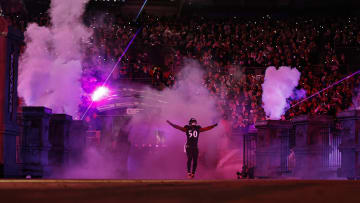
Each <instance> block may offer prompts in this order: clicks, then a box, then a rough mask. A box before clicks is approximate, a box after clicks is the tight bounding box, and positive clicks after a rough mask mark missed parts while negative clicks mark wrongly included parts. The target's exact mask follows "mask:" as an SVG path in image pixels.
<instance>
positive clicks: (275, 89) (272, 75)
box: [262, 66, 305, 120]
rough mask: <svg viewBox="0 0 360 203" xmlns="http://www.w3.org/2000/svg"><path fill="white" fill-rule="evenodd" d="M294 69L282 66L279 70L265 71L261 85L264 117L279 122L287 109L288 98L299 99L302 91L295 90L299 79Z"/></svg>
mask: <svg viewBox="0 0 360 203" xmlns="http://www.w3.org/2000/svg"><path fill="white" fill-rule="evenodd" d="M300 75H301V74H300V72H299V71H298V70H297V69H296V68H290V67H286V66H282V67H280V68H279V69H276V68H275V67H273V66H271V67H268V68H267V69H266V72H265V79H264V83H263V84H262V88H263V94H262V102H263V108H264V110H265V113H266V115H267V116H268V117H269V118H270V119H273V120H279V119H280V118H281V116H282V115H284V113H285V111H286V109H288V108H289V103H288V102H287V99H288V98H291V97H292V98H294V99H300V98H303V97H304V96H305V95H304V94H305V91H304V90H296V89H295V87H296V86H297V85H298V82H299V79H300ZM294 89H295V90H294Z"/></svg>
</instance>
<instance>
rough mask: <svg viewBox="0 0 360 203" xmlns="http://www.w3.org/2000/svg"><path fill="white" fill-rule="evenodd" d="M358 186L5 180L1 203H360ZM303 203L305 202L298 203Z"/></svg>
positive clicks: (1, 185)
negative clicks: (149, 202)
mask: <svg viewBox="0 0 360 203" xmlns="http://www.w3.org/2000/svg"><path fill="white" fill-rule="evenodd" d="M359 188H360V183H359V182H358V181H298V180H276V181H274V180H271V181H270V180H252V181H249V180H243V181H210V180H206V181H173V180H164V181H152V180H148V181H118V180H112V181H110V180H97V181H94V180H87V181H78V180H66V181H64V180H27V181H24V180H22V181H19V180H3V181H1V182H0V195H1V199H2V201H3V202H37V203H42V202H44V203H45V202H53V203H57V202H59V203H60V202H61V203H62V202H68V203H71V202H76V203H81V202H87V203H92V202H148V201H151V202H269V203H272V202H276V203H277V202H293V203H297V202H299V203H300V202H327V203H333V202H334V203H335V202H359V201H360V196H359V195H357V193H358V191H359ZM300 197H301V198H300Z"/></svg>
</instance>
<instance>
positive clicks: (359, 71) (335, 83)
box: [288, 70, 360, 110]
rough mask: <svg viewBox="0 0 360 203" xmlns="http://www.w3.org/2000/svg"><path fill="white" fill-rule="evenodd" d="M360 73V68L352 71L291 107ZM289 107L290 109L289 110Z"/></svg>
mask: <svg viewBox="0 0 360 203" xmlns="http://www.w3.org/2000/svg"><path fill="white" fill-rule="evenodd" d="M359 73H360V70H358V71H356V72H354V73H352V74H351V75H348V76H346V77H345V78H343V79H341V80H339V81H336V82H334V83H333V84H331V85H329V86H328V87H326V88H324V89H322V90H320V91H318V92H315V93H314V94H312V95H310V96H308V97H306V98H304V99H302V100H301V101H299V102H297V103H296V104H294V105H292V106H291V107H290V108H289V109H291V108H293V107H295V106H297V105H299V104H301V103H303V102H304V101H306V100H308V99H310V98H312V97H314V96H316V95H319V94H320V93H321V92H323V91H325V90H327V89H330V88H332V87H334V86H335V85H337V84H339V83H341V82H343V81H345V80H347V79H349V78H351V77H353V76H355V75H357V74H359ZM289 109H288V110H289Z"/></svg>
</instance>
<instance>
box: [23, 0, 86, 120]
mask: <svg viewBox="0 0 360 203" xmlns="http://www.w3.org/2000/svg"><path fill="white" fill-rule="evenodd" d="M87 2H88V0H52V1H51V8H50V16H51V23H52V25H51V26H50V27H40V26H39V25H37V24H35V23H33V24H30V25H29V26H28V27H27V29H26V32H25V42H26V49H25V53H24V54H23V55H22V56H21V59H20V65H19V67H20V69H19V86H18V92H19V96H20V97H23V98H24V99H25V103H26V104H27V105H33V106H46V107H49V108H51V109H52V110H53V112H54V113H66V114H69V115H72V116H75V115H76V114H77V112H78V105H79V103H80V97H81V95H82V88H81V84H80V78H81V75H82V66H81V61H82V49H83V47H82V45H83V44H84V43H86V42H87V41H88V38H89V37H90V36H91V31H90V30H89V29H87V28H86V27H85V26H84V25H83V24H82V22H81V17H82V14H83V12H84V9H85V5H86V3H87Z"/></svg>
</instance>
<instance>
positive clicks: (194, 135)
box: [189, 130, 198, 137]
mask: <svg viewBox="0 0 360 203" xmlns="http://www.w3.org/2000/svg"><path fill="white" fill-rule="evenodd" d="M189 135H190V137H197V136H198V132H197V131H196V130H194V131H189Z"/></svg>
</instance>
